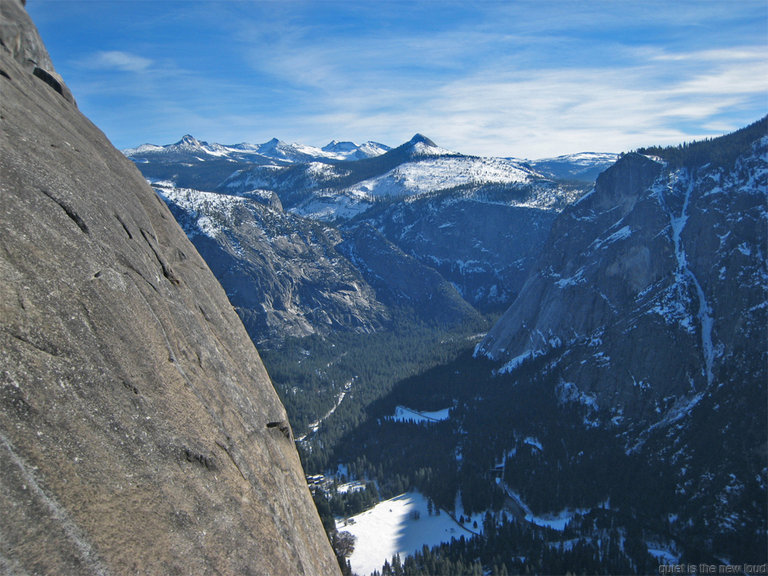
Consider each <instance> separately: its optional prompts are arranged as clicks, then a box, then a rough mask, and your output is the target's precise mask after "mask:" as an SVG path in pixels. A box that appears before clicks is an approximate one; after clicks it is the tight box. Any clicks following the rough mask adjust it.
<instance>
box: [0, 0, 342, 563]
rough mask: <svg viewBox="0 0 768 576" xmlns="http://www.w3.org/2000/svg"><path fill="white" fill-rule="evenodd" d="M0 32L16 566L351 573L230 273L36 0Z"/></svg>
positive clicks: (5, 385)
mask: <svg viewBox="0 0 768 576" xmlns="http://www.w3.org/2000/svg"><path fill="white" fill-rule="evenodd" d="M0 41H1V42H2V44H1V45H0V462H1V463H2V464H1V465H0V518H2V521H0V572H3V573H46V574H74V573H78V574H84V573H94V574H124V573H131V574H190V573H195V574H208V573H216V574H276V575H282V574H295V575H299V574H307V575H313V576H314V575H319V574H334V573H337V572H338V567H337V563H336V560H335V557H334V555H333V552H332V550H331V548H330V545H329V544H328V541H327V538H326V536H325V533H324V531H323V528H322V525H321V523H320V520H319V518H318V516H317V512H316V510H315V507H314V504H313V503H312V500H311V497H310V494H309V491H308V489H307V486H306V483H305V481H304V474H303V471H302V468H301V465H300V462H299V459H298V455H297V453H296V449H295V447H294V444H293V439H292V437H291V430H290V426H289V425H288V423H287V418H286V413H285V410H284V408H283V406H282V404H281V403H280V401H279V399H278V397H277V395H276V393H275V391H274V389H273V387H272V384H271V382H270V379H269V376H268V375H267V373H266V371H265V369H264V366H263V365H262V363H261V360H260V358H259V355H258V353H257V351H256V349H255V348H254V347H253V345H252V343H251V340H250V339H249V337H248V335H247V334H246V332H245V330H244V328H243V326H242V324H241V322H240V320H239V318H238V317H237V315H236V314H235V312H234V311H233V309H232V306H231V305H230V303H229V301H228V300H227V297H226V295H225V293H224V291H223V290H222V289H221V287H220V285H219V284H218V282H217V281H216V280H215V278H214V276H213V274H212V273H211V272H210V270H209V269H208V267H207V266H206V264H205V262H204V261H203V260H202V258H201V257H200V256H199V255H198V253H197V252H196V250H195V248H194V247H193V246H192V244H191V243H190V242H189V240H188V239H187V237H186V236H185V235H184V233H183V232H182V230H181V229H180V228H179V226H178V225H177V224H176V222H175V220H174V219H173V216H172V215H171V213H170V211H169V210H168V208H167V207H166V206H165V204H164V203H163V202H162V201H161V200H160V199H159V198H158V197H157V195H156V194H155V193H154V192H153V191H152V190H151V189H150V188H149V186H148V185H147V184H146V182H145V181H144V179H143V178H142V176H141V175H140V173H139V172H138V170H137V169H136V168H135V167H134V165H133V164H132V163H131V162H130V161H129V160H127V159H126V158H125V157H124V156H123V155H122V154H121V153H120V152H118V151H117V150H116V149H114V148H113V147H112V146H111V145H110V143H109V141H108V140H107V139H106V137H105V136H104V135H103V134H102V133H101V132H100V131H99V130H98V129H97V128H96V127H95V126H94V125H93V124H91V123H90V122H89V121H88V120H87V119H86V118H85V117H84V116H83V115H82V114H81V113H80V112H79V111H78V110H77V108H76V106H75V105H74V102H73V101H72V99H71V98H68V96H67V95H68V93H69V91H68V90H67V89H66V86H65V85H64V83H63V81H61V80H60V78H59V77H57V76H56V75H55V71H54V70H53V67H52V65H51V64H50V59H49V58H48V56H47V52H46V51H45V47H44V46H43V43H42V41H41V40H40V38H39V37H38V35H37V32H36V30H35V27H34V25H33V24H32V22H31V21H30V20H29V17H28V16H27V14H26V12H25V11H24V9H23V7H22V4H21V3H20V2H19V1H18V0H0ZM37 70H41V71H42V72H37ZM43 72H45V73H47V75H48V76H46V75H45V74H43ZM51 79H52V80H53V81H51ZM56 84H58V88H57V86H56Z"/></svg>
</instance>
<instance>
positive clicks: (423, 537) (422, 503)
mask: <svg viewBox="0 0 768 576" xmlns="http://www.w3.org/2000/svg"><path fill="white" fill-rule="evenodd" d="M417 517H418V518H417ZM475 521H477V523H478V526H481V519H480V515H477V516H476V517H473V518H471V519H470V521H469V522H467V523H466V528H465V527H464V526H462V525H461V524H459V523H458V522H457V521H456V520H454V519H453V518H452V517H451V516H450V515H449V514H448V513H447V512H445V511H440V514H439V515H437V514H435V513H434V512H433V513H432V515H430V514H429V511H428V508H427V500H426V498H424V496H423V495H422V494H420V493H419V492H406V493H405V494H401V495H400V496H396V497H394V498H391V499H390V500H385V501H383V502H380V503H379V504H377V505H376V506H374V507H373V508H371V509H370V510H366V511H365V512H362V513H360V514H358V515H357V516H353V517H352V518H350V519H349V520H341V519H337V520H336V528H337V529H338V530H339V531H346V532H350V533H351V534H352V535H354V536H355V538H356V542H355V550H354V552H353V553H352V556H351V557H350V559H349V560H350V564H351V565H352V570H353V571H354V572H356V573H357V574H359V575H360V576H367V575H368V574H370V573H371V572H373V571H374V570H379V571H381V567H382V565H383V564H384V561H385V560H389V561H391V560H392V556H394V555H395V554H400V556H401V558H405V556H406V555H408V554H412V553H413V552H415V551H417V550H421V548H422V546H424V545H425V544H426V545H427V546H429V547H432V546H435V545H437V544H440V543H441V542H450V540H451V538H460V537H461V536H462V535H464V536H466V537H468V538H469V537H470V536H472V534H473V533H477V532H479V530H476V529H475V528H473V524H472V523H473V522H475Z"/></svg>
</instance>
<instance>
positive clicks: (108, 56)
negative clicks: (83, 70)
mask: <svg viewBox="0 0 768 576" xmlns="http://www.w3.org/2000/svg"><path fill="white" fill-rule="evenodd" d="M152 63H153V61H152V60H151V59H150V58H145V57H143V56H139V55H137V54H132V53H130V52H123V51H121V50H107V51H102V52H97V53H96V54H94V55H93V56H90V57H88V58H86V59H85V60H84V61H83V64H84V65H85V66H86V67H88V68H91V69H94V70H111V71H118V72H142V71H144V70H146V69H148V68H149V67H150V66H152Z"/></svg>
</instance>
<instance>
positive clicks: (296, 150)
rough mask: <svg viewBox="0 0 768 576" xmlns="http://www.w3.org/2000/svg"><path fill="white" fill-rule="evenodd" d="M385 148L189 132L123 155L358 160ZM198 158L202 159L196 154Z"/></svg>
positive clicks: (289, 160) (374, 145) (349, 143)
mask: <svg viewBox="0 0 768 576" xmlns="http://www.w3.org/2000/svg"><path fill="white" fill-rule="evenodd" d="M388 150H389V147H388V146H385V145H384V144H379V143H378V142H371V141H368V142H365V143H364V144H361V145H359V146H358V145H357V144H355V143H354V142H336V141H332V142H331V143H329V144H328V145H326V146H324V147H323V148H318V147H316V146H307V145H305V144H296V143H286V142H283V141H282V140H278V139H277V138H273V139H272V140H269V141H268V142H264V143H263V144H249V143H247V142H243V143H240V144H229V145H223V144H216V143H210V144H209V143H208V142H204V141H201V140H198V139H197V138H195V137H194V136H191V135H189V134H187V135H185V136H184V137H183V138H182V139H181V140H179V141H178V142H176V143H174V144H168V145H166V146H158V145H156V144H142V145H141V146H137V147H136V148H127V149H125V150H123V154H125V155H126V156H128V157H129V158H133V157H141V156H143V155H158V154H163V153H167V154H179V153H186V154H198V155H203V156H213V157H234V158H238V159H242V160H247V158H248V157H249V156H262V157H265V158H271V159H273V160H280V161H283V162H289V163H293V162H311V161H313V160H359V159H362V158H371V157H373V156H379V155H381V154H384V153H385V152H387V151H388ZM198 160H201V161H202V160H204V158H200V157H198Z"/></svg>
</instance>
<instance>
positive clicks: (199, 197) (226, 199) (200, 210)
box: [152, 182, 248, 238]
mask: <svg viewBox="0 0 768 576" xmlns="http://www.w3.org/2000/svg"><path fill="white" fill-rule="evenodd" d="M152 186H153V187H154V189H155V191H156V192H157V194H158V195H160V197H162V198H163V200H164V201H165V202H166V204H168V203H173V204H176V205H177V206H179V207H180V208H182V209H183V210H184V211H185V212H187V213H188V214H190V215H191V216H192V219H193V220H194V224H195V225H196V227H197V229H196V230H195V229H185V230H184V231H185V232H186V233H187V235H188V236H189V235H190V234H192V235H194V234H195V233H202V234H205V235H206V236H208V237H209V238H216V237H217V236H219V235H220V234H221V233H222V232H223V231H224V230H226V223H224V222H216V221H215V220H214V219H212V218H211V217H210V216H209V215H208V214H211V213H213V212H218V213H223V214H228V213H230V212H231V210H232V209H233V208H234V207H235V206H237V205H240V204H244V203H246V202H248V200H247V199H246V198H241V197H239V196H227V195H225V194H218V193H215V192H203V191H200V190H192V189H190V188H175V187H174V186H173V184H172V183H171V182H154V183H152Z"/></svg>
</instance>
